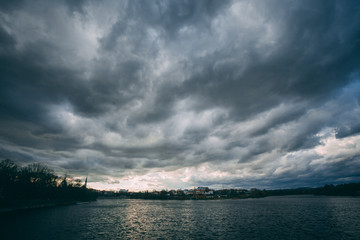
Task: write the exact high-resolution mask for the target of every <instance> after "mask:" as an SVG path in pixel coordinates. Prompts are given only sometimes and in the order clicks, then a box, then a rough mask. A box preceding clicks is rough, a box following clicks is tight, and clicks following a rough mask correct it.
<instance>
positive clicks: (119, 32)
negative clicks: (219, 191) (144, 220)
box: [0, 0, 360, 190]
mask: <svg viewBox="0 0 360 240" xmlns="http://www.w3.org/2000/svg"><path fill="white" fill-rule="evenodd" d="M359 67H360V1H358V0H355V1H351V0H347V1H329V0H324V1H321V0H317V1H313V0H308V1H306V0H302V1H298V0H294V1H286V0H279V1H276V0H264V1H223V0H221V1H220V0H218V1H211V0H204V1H202V0H196V1H160V0H153V1H136V0H131V1H95V0H89V1H87V0H81V1H70V0H66V1H65V0H64V1H27V0H16V1H15V0H13V1H0V96H1V101H0V159H5V158H9V159H12V160H14V161H15V162H16V163H18V164H20V165H26V164H29V163H33V162H38V163H44V164H46V165H47V166H48V167H50V168H52V169H55V170H56V172H57V173H58V174H65V173H67V174H69V175H71V176H73V177H78V178H81V179H85V177H86V176H88V181H89V182H88V184H89V186H91V187H94V188H98V189H115V190H118V189H120V188H121V189H129V190H145V189H148V190H152V189H173V188H175V189H177V188H189V187H193V186H209V187H213V188H221V187H223V186H224V187H238V188H240V187H243V188H250V187H258V188H284V187H302V186H321V185H324V184H327V183H333V184H337V183H345V182H353V181H360V106H359V101H360V76H359V70H360V68H359Z"/></svg>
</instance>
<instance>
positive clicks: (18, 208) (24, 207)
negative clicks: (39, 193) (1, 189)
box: [0, 199, 90, 215]
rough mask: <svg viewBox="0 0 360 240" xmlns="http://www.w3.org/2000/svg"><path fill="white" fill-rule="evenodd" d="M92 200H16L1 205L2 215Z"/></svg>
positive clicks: (0, 211) (0, 212)
mask: <svg viewBox="0 0 360 240" xmlns="http://www.w3.org/2000/svg"><path fill="white" fill-rule="evenodd" d="M84 202H90V201H75V200H67V199H66V200H27V201H16V202H12V203H7V204H1V205H0V215H3V214H10V213H16V212H23V211H29V210H34V209H41V208H51V207H57V206H68V205H74V204H78V203H84Z"/></svg>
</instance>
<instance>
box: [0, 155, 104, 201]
mask: <svg viewBox="0 0 360 240" xmlns="http://www.w3.org/2000/svg"><path fill="white" fill-rule="evenodd" d="M96 196H97V193H96V191H94V190H92V189H87V188H86V186H85V185H82V184H81V181H80V180H77V179H72V178H70V177H69V176H67V175H65V176H63V177H60V176H57V175H56V174H55V172H54V170H52V169H50V168H48V167H47V166H45V165H43V164H39V163H32V164H29V165H27V166H24V167H21V166H18V165H17V164H15V163H14V162H13V161H11V160H9V159H5V160H2V161H0V203H3V204H4V203H11V201H21V200H24V201H26V200H34V199H36V200H70V201H88V200H94V199H96Z"/></svg>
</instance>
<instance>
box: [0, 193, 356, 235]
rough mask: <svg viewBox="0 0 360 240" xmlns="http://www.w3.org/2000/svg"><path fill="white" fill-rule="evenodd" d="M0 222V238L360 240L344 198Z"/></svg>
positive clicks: (118, 205)
mask: <svg viewBox="0 0 360 240" xmlns="http://www.w3.org/2000/svg"><path fill="white" fill-rule="evenodd" d="M1 218H2V219H1V222H0V228H1V233H0V234H1V235H0V238H1V239H360V198H350V197H349V198H347V197H313V196H286V197H268V198H262V199H243V200H214V201H191V200H188V201H177V200H169V201H166V200H164V201H161V200H130V199H102V200H98V201H96V202H93V203H89V204H82V205H72V206H65V207H56V208H50V209H41V210H35V211H30V212H23V213H18V214H16V215H12V216H6V217H1Z"/></svg>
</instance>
